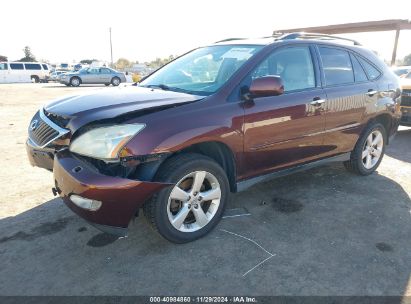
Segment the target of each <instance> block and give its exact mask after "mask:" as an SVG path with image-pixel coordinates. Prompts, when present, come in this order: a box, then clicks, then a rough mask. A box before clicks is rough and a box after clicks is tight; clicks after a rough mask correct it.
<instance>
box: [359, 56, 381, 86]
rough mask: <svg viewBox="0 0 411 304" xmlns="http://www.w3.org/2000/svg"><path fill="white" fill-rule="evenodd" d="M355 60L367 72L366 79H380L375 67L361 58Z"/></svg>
mask: <svg viewBox="0 0 411 304" xmlns="http://www.w3.org/2000/svg"><path fill="white" fill-rule="evenodd" d="M357 58H358V60H359V61H360V62H361V65H362V66H363V67H364V69H365V71H366V72H367V74H368V78H369V79H370V80H374V79H377V78H378V77H380V75H381V73H380V71H379V70H377V68H376V67H374V66H373V65H372V64H371V63H369V62H368V61H366V60H364V59H362V58H361V57H357Z"/></svg>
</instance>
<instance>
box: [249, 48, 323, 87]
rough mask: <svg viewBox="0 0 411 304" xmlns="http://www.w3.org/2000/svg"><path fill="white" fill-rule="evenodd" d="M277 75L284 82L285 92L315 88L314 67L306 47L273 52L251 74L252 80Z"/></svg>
mask: <svg viewBox="0 0 411 304" xmlns="http://www.w3.org/2000/svg"><path fill="white" fill-rule="evenodd" d="M268 75H278V76H280V77H281V78H282V80H283V82H284V90H285V92H289V91H296V90H304V89H309V88H314V87H315V75H314V67H313V62H312V58H311V52H310V49H309V47H307V46H301V47H300V46H299V47H288V48H282V49H280V50H276V51H274V52H273V53H272V54H271V55H270V56H268V58H267V59H265V60H264V61H263V62H262V63H260V64H259V65H258V66H257V68H256V69H255V70H254V71H253V72H252V74H251V78H252V80H254V79H256V78H260V77H264V76H268Z"/></svg>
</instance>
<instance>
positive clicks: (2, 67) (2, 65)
mask: <svg viewBox="0 0 411 304" xmlns="http://www.w3.org/2000/svg"><path fill="white" fill-rule="evenodd" d="M0 70H8V65H7V63H0Z"/></svg>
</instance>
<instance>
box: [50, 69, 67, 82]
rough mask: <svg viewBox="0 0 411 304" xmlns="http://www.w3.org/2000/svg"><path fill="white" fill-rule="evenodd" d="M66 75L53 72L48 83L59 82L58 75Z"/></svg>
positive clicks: (62, 72) (60, 72) (61, 72)
mask: <svg viewBox="0 0 411 304" xmlns="http://www.w3.org/2000/svg"><path fill="white" fill-rule="evenodd" d="M64 73H67V71H54V72H52V73H51V74H50V81H60V75H62V74H64Z"/></svg>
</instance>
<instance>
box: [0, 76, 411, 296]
mask: <svg viewBox="0 0 411 304" xmlns="http://www.w3.org/2000/svg"><path fill="white" fill-rule="evenodd" d="M100 89H103V90H106V89H108V88H105V87H98V86H94V87H80V88H69V87H65V86H61V85H59V84H11V85H0V106H1V111H0V142H1V145H0V153H1V155H2V156H3V157H2V158H1V159H0V168H1V170H0V178H1V180H2V182H3V185H4V186H3V187H2V190H1V192H0V259H1V264H0V295H159V294H161V295H176V294H179V295H199V294H201V295H234V294H245V295H397V296H398V295H399V296H405V295H408V296H411V279H410V272H411V213H410V209H411V200H410V193H411V163H410V162H411V129H410V128H404V127H402V128H401V129H400V132H399V134H398V136H397V137H396V139H395V140H394V141H393V142H392V144H391V145H390V146H389V148H388V149H387V155H386V156H385V157H384V160H383V162H382V164H381V166H380V168H379V169H378V172H376V173H375V174H372V175H371V176H368V177H358V176H355V175H352V174H349V173H347V172H346V171H345V170H344V168H343V166H342V165H341V164H334V165H331V166H327V167H323V168H317V169H313V170H310V171H307V172H303V173H298V174H294V175H292V176H288V177H285V178H281V179H277V180H273V181H270V182H267V183H264V184H260V185H257V186H254V187H253V188H251V189H249V190H248V191H245V192H242V193H239V194H236V195H233V197H232V199H231V202H230V209H232V208H244V209H246V210H247V211H248V212H249V213H250V214H251V215H249V216H243V217H237V218H227V219H223V220H222V221H221V223H220V224H219V225H218V226H217V228H216V229H215V230H214V231H213V232H212V233H210V234H209V235H208V236H207V237H205V238H203V239H200V240H198V241H196V242H193V243H189V244H184V245H175V244H171V243H169V242H167V241H165V240H163V239H162V238H161V237H159V236H158V235H157V234H156V233H155V232H153V231H152V230H151V228H150V227H149V226H148V224H147V223H146V221H145V220H144V219H143V218H141V217H140V218H137V220H136V221H135V222H134V223H132V225H131V229H130V236H129V237H128V238H125V239H119V240H116V239H114V238H112V237H111V236H108V235H105V234H102V233H100V232H99V231H97V230H96V229H94V228H93V227H91V226H89V225H88V224H87V223H85V222H84V221H83V220H82V219H80V218H78V217H77V216H75V215H74V214H73V213H71V211H70V210H68V208H66V207H65V206H64V204H63V203H62V202H61V200H60V199H58V198H54V197H53V196H52V194H51V186H52V174H51V173H49V172H47V171H46V170H42V169H39V168H32V167H31V166H30V165H29V163H28V160H27V157H26V152H25V145H24V143H25V139H26V133H27V126H28V123H29V121H30V119H31V117H32V115H33V114H34V113H35V111H36V110H37V109H38V108H39V107H40V106H41V105H42V104H43V103H44V102H47V101H49V100H51V99H53V98H56V97H59V96H62V95H66V94H73V93H74V92H78V91H85V90H100ZM244 209H243V210H244ZM257 244H258V245H259V246H261V247H259V246H257ZM262 261H264V262H263V263H261V262H262ZM260 263H261V264H260Z"/></svg>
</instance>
